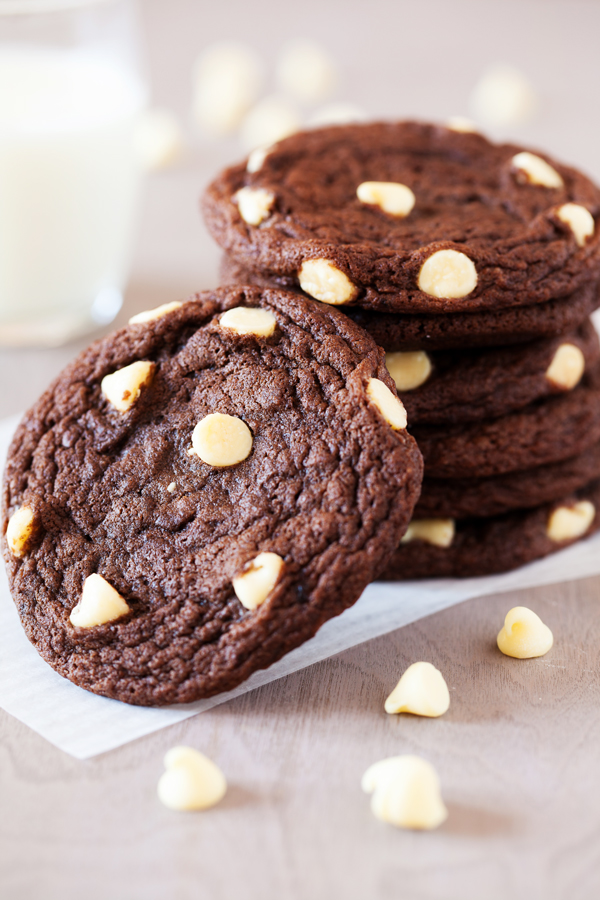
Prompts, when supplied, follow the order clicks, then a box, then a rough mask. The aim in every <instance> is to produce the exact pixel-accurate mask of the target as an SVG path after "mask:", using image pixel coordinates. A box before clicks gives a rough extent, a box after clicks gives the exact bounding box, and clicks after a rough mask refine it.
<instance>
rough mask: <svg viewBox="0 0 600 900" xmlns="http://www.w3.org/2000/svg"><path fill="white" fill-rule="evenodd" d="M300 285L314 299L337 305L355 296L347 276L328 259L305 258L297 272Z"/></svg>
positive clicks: (354, 288)
mask: <svg viewBox="0 0 600 900" xmlns="http://www.w3.org/2000/svg"><path fill="white" fill-rule="evenodd" d="M298 280H299V281H300V287H301V288H302V290H303V291H306V293H307V294H310V296H311V297H314V298H315V300H320V301H321V302H322V303H329V304H331V305H333V306H338V305H340V304H342V303H348V302H349V301H350V300H352V299H354V297H355V296H356V287H355V286H354V285H353V284H352V282H351V281H350V279H349V278H348V276H347V275H346V274H345V273H344V272H342V271H341V269H338V268H337V266H334V264H333V263H331V262H329V260H328V259H305V260H304V262H303V263H302V265H301V267H300V271H299V272H298Z"/></svg>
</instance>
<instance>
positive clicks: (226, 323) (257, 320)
mask: <svg viewBox="0 0 600 900" xmlns="http://www.w3.org/2000/svg"><path fill="white" fill-rule="evenodd" d="M219 325H220V326H221V328H229V329H230V330H231V331H235V332H236V333H237V334H255V335H256V336H257V337H270V336H271V335H272V334H273V332H274V331H275V327H276V325H277V319H276V318H275V316H274V315H273V313H272V312H270V311H269V310H268V309H260V308H259V307H257V306H236V307H234V308H233V309H228V310H227V312H224V313H223V315H222V316H221V318H220V319H219Z"/></svg>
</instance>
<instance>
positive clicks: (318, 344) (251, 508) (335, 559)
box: [3, 288, 422, 706]
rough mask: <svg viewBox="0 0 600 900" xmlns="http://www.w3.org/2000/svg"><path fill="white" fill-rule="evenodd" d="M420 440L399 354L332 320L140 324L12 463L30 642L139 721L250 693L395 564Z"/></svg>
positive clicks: (34, 431)
mask: <svg viewBox="0 0 600 900" xmlns="http://www.w3.org/2000/svg"><path fill="white" fill-rule="evenodd" d="M404 424H405V415H404V410H403V408H402V405H401V404H400V402H399V401H398V400H397V398H396V396H395V392H394V385H393V382H392V380H391V378H390V377H389V375H388V373H387V370H386V368H385V365H384V361H383V353H382V351H380V350H379V349H378V348H377V347H376V345H375V344H374V343H373V341H372V340H371V339H370V338H369V337H368V335H366V334H365V333H364V332H363V331H362V330H361V329H359V328H357V327H356V326H355V325H354V324H353V323H351V322H350V320H349V319H348V318H347V317H345V316H343V315H341V314H340V313H338V312H336V311H332V310H329V309H327V308H324V307H321V306H319V305H318V304H316V303H314V302H312V301H307V300H305V299H304V298H301V297H298V296H295V295H288V294H284V293H282V292H280V291H272V290H265V291H260V290H258V289H256V288H246V289H220V290H216V291H213V292H211V293H205V294H199V295H197V296H196V297H195V298H193V299H192V300H191V301H189V302H187V303H184V304H183V305H182V304H170V305H169V306H167V307H164V308H161V309H159V310H158V311H155V312H153V313H151V314H149V315H146V316H144V315H142V316H137V317H134V319H133V320H132V324H130V325H129V327H127V328H124V329H123V330H121V331H118V332H116V333H115V334H113V335H111V336H109V337H107V338H105V339H103V340H100V341H97V342H96V343H94V344H92V345H91V347H89V348H88V349H87V350H86V351H85V352H84V353H82V354H81V355H80V356H79V357H78V358H77V359H76V360H75V361H74V362H73V363H72V364H71V365H70V366H68V367H67V369H65V371H64V372H63V373H62V374H61V375H60V376H59V377H58V379H57V380H56V381H55V382H54V384H53V385H52V386H51V387H50V388H49V389H48V390H47V391H46V393H45V394H44V395H43V396H42V397H41V398H40V400H39V401H38V402H37V403H36V404H35V406H34V407H33V408H32V409H31V410H30V411H29V412H28V413H27V414H26V416H25V418H24V419H23V421H22V423H21V425H20V426H19V428H18V430H17V433H16V435H15V438H14V440H13V442H12V445H11V448H10V451H9V456H8V462H7V468H6V475H5V484H4V513H3V514H4V521H3V533H5V537H4V553H5V558H6V564H7V569H8V575H9V581H10V586H11V590H12V593H13V597H14V600H15V603H16V605H17V608H18V610H19V614H20V616H21V621H22V623H23V625H24V628H25V630H26V632H27V635H28V637H29V639H30V640H31V641H32V643H33V644H34V645H35V647H36V648H37V650H38V651H39V652H40V654H41V655H42V656H43V657H44V659H45V660H46V661H47V662H48V663H50V665H51V666H53V667H54V668H55V669H56V670H57V671H58V672H59V673H60V674H61V675H63V676H65V677H66V678H69V679H70V680H71V681H73V682H75V683H76V684H78V685H80V686H81V687H84V688H86V689H87V690H90V691H94V692H96V693H99V694H103V695H104V696H107V697H113V698H116V699H119V700H123V701H125V702H128V703H135V704H141V705H153V706H158V705H163V704H170V703H189V702H191V701H193V700H196V699H198V698H201V697H208V696H210V695H211V694H215V693H218V692H220V691H226V690H229V689H231V688H233V687H235V685H237V684H239V683H240V682H241V681H243V680H244V679H246V678H247V677H248V676H249V675H250V674H251V673H252V672H254V671H256V670H257V669H261V668H265V667H266V666H269V665H270V664H271V663H273V662H274V661H275V660H277V659H279V658H280V657H281V656H282V655H283V654H284V653H287V652H288V651H289V650H291V649H292V648H294V647H297V646H298V645H299V644H301V643H302V642H303V641H305V640H307V638H309V637H311V636H312V635H313V634H314V633H315V632H316V631H317V630H318V628H319V627H320V626H321V625H322V624H323V622H325V621H326V620H327V619H329V618H331V617H332V616H335V615H338V614H339V613H340V612H342V610H344V609H345V608H346V607H348V606H350V605H351V604H352V603H354V602H355V601H356V600H357V599H358V597H359V596H360V594H361V593H362V591H363V589H364V588H365V587H366V585H367V584H368V583H369V582H370V581H371V580H372V579H373V578H375V577H376V576H377V575H378V574H379V571H380V570H381V568H382V567H383V566H384V565H385V563H386V562H387V561H388V560H389V558H390V556H391V554H392V552H393V551H394V549H395V548H396V546H397V544H398V541H399V539H400V537H401V535H402V534H403V533H404V530H405V528H406V525H407V523H408V520H409V519H410V516H411V512H412V508H413V506H414V504H415V502H416V499H417V496H418V492H419V487H420V481H421V472H422V463H421V457H420V454H419V451H418V449H417V447H416V444H415V442H414V440H413V439H412V438H411V437H410V436H409V435H408V433H407V432H406V431H405V430H404V427H403V426H404ZM7 520H8V527H7Z"/></svg>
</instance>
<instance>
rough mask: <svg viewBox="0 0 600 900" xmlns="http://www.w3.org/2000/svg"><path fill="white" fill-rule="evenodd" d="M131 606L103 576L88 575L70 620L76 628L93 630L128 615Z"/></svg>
mask: <svg viewBox="0 0 600 900" xmlns="http://www.w3.org/2000/svg"><path fill="white" fill-rule="evenodd" d="M128 612H129V606H128V605H127V603H126V602H125V600H123V598H122V597H121V595H120V594H119V593H118V592H117V591H115V589H114V587H112V585H110V584H109V583H108V581H106V579H104V578H103V577H102V575H88V577H87V578H86V579H85V581H84V582H83V591H82V592H81V600H80V601H79V603H78V604H77V606H76V607H75V608H74V609H73V610H72V611H71V615H70V616H69V619H70V620H71V624H72V625H74V626H75V627H76V628H93V627H94V625H104V624H105V623H106V622H114V620H115V619H120V618H121V616H125V615H127V613H128Z"/></svg>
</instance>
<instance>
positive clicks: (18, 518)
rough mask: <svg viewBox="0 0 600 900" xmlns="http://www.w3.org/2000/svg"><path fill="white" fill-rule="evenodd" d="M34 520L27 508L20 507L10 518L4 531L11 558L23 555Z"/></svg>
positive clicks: (31, 511) (30, 510)
mask: <svg viewBox="0 0 600 900" xmlns="http://www.w3.org/2000/svg"><path fill="white" fill-rule="evenodd" d="M34 518H35V516H34V513H33V510H32V509H30V508H29V506H21V507H20V508H19V509H17V510H15V512H14V513H13V514H12V516H11V517H10V520H9V522H8V527H7V529H6V543H7V544H8V549H9V550H10V552H11V553H12V555H13V556H16V557H21V556H23V555H24V553H25V548H26V546H27V542H28V540H29V538H30V537H31V534H32V532H33V521H34Z"/></svg>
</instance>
